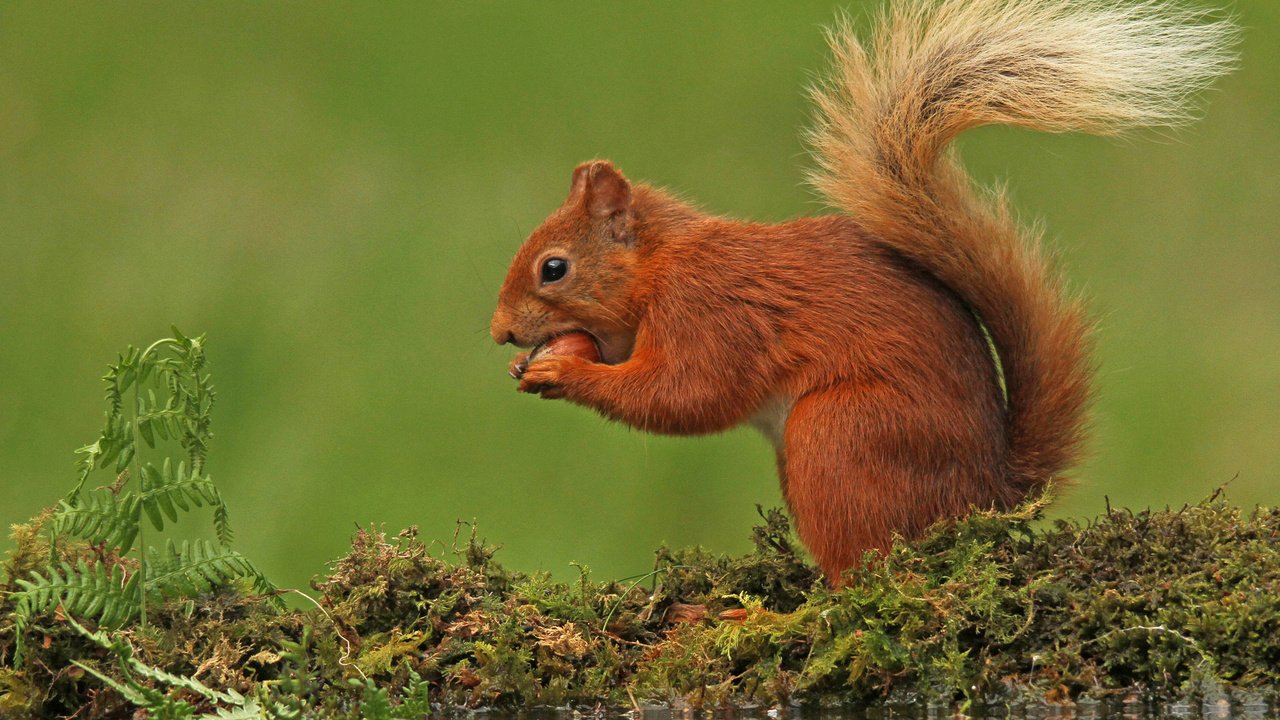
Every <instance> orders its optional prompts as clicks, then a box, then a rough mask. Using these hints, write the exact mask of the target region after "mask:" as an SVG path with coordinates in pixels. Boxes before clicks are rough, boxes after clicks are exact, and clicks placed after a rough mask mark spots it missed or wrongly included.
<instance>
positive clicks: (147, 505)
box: [139, 458, 232, 547]
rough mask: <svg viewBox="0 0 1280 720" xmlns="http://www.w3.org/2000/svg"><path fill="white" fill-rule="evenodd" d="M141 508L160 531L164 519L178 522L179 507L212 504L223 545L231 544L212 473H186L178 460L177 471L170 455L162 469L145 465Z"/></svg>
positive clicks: (214, 519) (182, 508)
mask: <svg viewBox="0 0 1280 720" xmlns="http://www.w3.org/2000/svg"><path fill="white" fill-rule="evenodd" d="M139 497H140V500H141V503H142V509H143V510H145V511H146V513H147V517H148V518H149V519H150V520H151V524H152V525H154V526H155V528H156V529H157V530H163V529H164V522H165V518H166V517H167V518H168V519H169V522H176V521H177V519H178V510H182V511H183V512H187V511H189V510H190V509H191V506H192V505H194V506H196V507H204V506H206V505H210V506H212V507H213V523H214V529H215V530H216V532H217V534H218V542H219V544H221V545H222V546H223V547H226V546H228V545H230V544H231V537H232V533H231V523H230V520H229V517H228V513H227V505H226V503H225V502H224V501H223V499H222V493H220V492H218V487H217V486H216V485H214V484H213V479H212V478H210V477H209V476H207V475H206V476H201V475H200V474H199V472H197V471H194V470H193V471H192V472H191V473H190V474H188V473H187V465H186V463H185V462H179V463H178V467H177V470H176V471H175V470H174V468H173V466H172V464H171V463H170V462H169V459H168V458H165V460H164V462H163V463H162V464H161V466H160V467H159V468H156V467H155V466H154V465H152V464H150V463H148V464H146V465H144V466H143V467H142V492H141V494H140V495H139Z"/></svg>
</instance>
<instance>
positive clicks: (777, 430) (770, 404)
mask: <svg viewBox="0 0 1280 720" xmlns="http://www.w3.org/2000/svg"><path fill="white" fill-rule="evenodd" d="M795 404H796V399H795V398H793V397H789V396H784V395H771V396H769V397H768V398H765V401H764V402H763V403H761V404H760V408H759V409H757V410H756V414H755V415H752V416H751V417H750V418H749V419H748V420H747V424H749V425H751V426H753V427H755V428H756V429H757V430H759V431H760V432H761V433H762V434H763V435H764V436H765V438H766V439H767V440H768V441H769V442H771V443H773V449H774V450H776V451H781V450H782V435H783V433H784V432H785V431H786V429H787V418H788V417H789V416H790V415H791V408H792V407H793V406H794V405H795Z"/></svg>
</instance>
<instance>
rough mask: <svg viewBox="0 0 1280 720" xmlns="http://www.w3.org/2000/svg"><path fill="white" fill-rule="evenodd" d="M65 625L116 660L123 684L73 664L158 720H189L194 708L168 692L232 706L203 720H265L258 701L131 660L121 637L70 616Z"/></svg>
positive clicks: (94, 670)
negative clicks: (154, 713) (182, 692)
mask: <svg viewBox="0 0 1280 720" xmlns="http://www.w3.org/2000/svg"><path fill="white" fill-rule="evenodd" d="M67 622H68V623H69V624H70V625H71V626H72V627H73V628H75V630H76V632H79V633H80V635H81V636H83V637H84V638H86V639H88V640H90V641H91V642H93V643H94V644H95V645H97V646H98V647H100V648H102V649H103V650H106V651H107V652H109V653H111V654H112V655H113V656H114V657H115V658H116V662H117V663H118V664H119V667H120V674H121V675H122V676H123V678H124V681H123V682H121V681H119V680H116V679H115V678H112V677H110V676H109V675H106V674H105V673H103V672H101V671H100V670H98V669H97V668H94V667H93V666H91V665H87V664H85V663H81V662H78V661H74V660H73V661H72V662H74V663H75V664H76V665H77V666H79V667H80V668H82V669H84V670H85V671H86V672H88V673H89V674H91V675H93V676H94V677H95V678H97V679H98V680H99V681H100V682H102V683H103V684H105V685H107V686H108V687H110V688H111V689H113V690H115V691H116V692H118V693H120V695H121V696H123V697H124V698H125V699H126V700H128V701H129V702H131V703H133V704H134V705H136V706H137V707H140V708H144V709H147V710H153V711H157V712H158V713H159V715H158V717H192V716H193V714H194V709H193V708H192V706H191V705H189V704H188V703H186V702H185V701H183V700H180V699H174V698H170V697H169V693H170V692H172V690H174V689H177V690H187V691H190V692H192V693H195V694H196V695H198V696H200V697H202V698H204V699H205V700H207V701H209V702H212V703H217V704H220V705H231V706H232V709H228V710H219V711H217V712H216V713H211V714H207V715H202V716H201V717H203V718H221V719H223V720H236V719H240V720H248V719H250V718H263V717H264V715H263V713H262V711H261V709H260V708H259V706H258V704H257V702H255V701H253V700H247V699H246V698H245V697H244V696H243V695H241V694H240V693H238V692H236V691H234V690H227V691H226V692H222V691H219V690H214V689H213V688H211V687H209V686H208V685H205V684H204V683H202V682H200V681H199V680H197V679H196V678H193V677H189V676H187V675H175V674H173V673H170V672H166V671H164V670H161V669H160V668H157V667H153V666H151V665H148V664H147V663H144V662H142V661H141V660H138V659H137V658H135V657H134V655H133V647H132V646H130V645H129V643H128V642H127V641H126V640H125V639H124V638H121V637H116V638H113V637H111V636H110V635H109V634H108V633H106V632H105V631H103V630H89V629H88V628H86V627H85V626H83V625H81V624H80V623H79V622H77V621H76V619H75V618H74V617H71V616H70V615H68V616H67ZM139 678H141V679H143V680H148V681H150V682H151V683H154V684H155V685H157V686H159V687H165V688H168V690H167V691H164V690H160V689H159V688H158V687H149V686H147V685H143V684H142V683H141V682H139Z"/></svg>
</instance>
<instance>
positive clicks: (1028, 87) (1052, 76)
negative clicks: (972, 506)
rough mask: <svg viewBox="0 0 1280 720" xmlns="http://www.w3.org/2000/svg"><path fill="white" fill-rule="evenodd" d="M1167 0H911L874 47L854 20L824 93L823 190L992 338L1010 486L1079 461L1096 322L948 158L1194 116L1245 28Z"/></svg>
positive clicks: (883, 25)
mask: <svg viewBox="0 0 1280 720" xmlns="http://www.w3.org/2000/svg"><path fill="white" fill-rule="evenodd" d="M1202 15H1203V13H1201V12H1197V11H1194V10H1186V9H1177V8H1175V7H1172V6H1169V5H1162V4H1157V3H1148V2H1142V3H1123V2H1111V1H1108V0H963V1H958V0H951V1H948V2H936V1H932V0H905V1H903V2H898V3H894V4H893V5H892V6H890V8H888V9H887V10H886V11H885V15H884V17H882V18H881V19H880V22H879V23H878V25H877V28H876V31H875V34H874V36H873V38H872V41H871V43H870V44H869V46H864V45H863V43H862V42H860V41H859V39H858V38H857V36H856V35H855V33H854V32H853V31H852V29H851V28H850V24H849V22H848V21H847V20H845V21H843V22H841V23H840V24H839V25H838V26H837V28H836V29H835V30H834V31H833V32H831V33H830V35H829V40H830V44H831V47H832V50H833V51H834V53H835V57H836V61H835V68H834V71H833V72H832V73H831V75H830V79H829V80H828V81H827V82H826V83H824V84H822V85H819V86H818V87H817V88H815V90H814V91H813V97H814V99H815V101H816V104H817V107H818V120H817V126H816V128H815V129H814V131H813V132H812V134H811V138H810V139H811V142H812V146H813V148H814V155H815V156H816V158H817V162H818V169H817V170H816V171H814V172H813V173H812V175H811V180H812V182H813V183H814V185H815V186H816V187H817V188H818V189H819V190H820V192H821V193H822V194H823V195H825V196H826V198H827V199H828V201H829V202H830V203H831V204H832V205H834V206H835V207H838V208H840V209H841V210H843V211H845V212H847V213H849V214H850V215H852V216H853V217H855V218H857V219H858V221H859V222H860V223H861V224H862V226H863V227H864V228H865V229H866V230H867V232H869V233H870V234H871V235H872V236H874V237H875V238H877V239H878V240H879V241H880V242H882V243H884V244H886V245H889V246H890V247H892V248H894V249H895V250H897V251H899V252H901V253H902V254H903V255H905V256H906V257H909V258H911V259H912V260H914V261H916V262H917V263H919V264H920V265H921V266H922V267H924V268H925V269H926V270H928V271H929V272H930V273H932V274H933V275H934V276H936V277H937V278H938V279H939V280H941V281H942V282H943V283H944V284H945V285H947V286H948V287H950V288H951V289H952V290H954V291H955V292H956V293H957V294H958V295H959V296H960V297H961V298H962V299H963V300H964V301H965V302H966V303H967V304H968V305H969V306H970V308H971V309H972V310H973V311H974V312H975V313H976V314H977V316H978V317H979V318H980V320H981V322H982V323H983V326H984V327H985V329H986V330H987V332H988V333H989V334H990V337H991V340H992V343H993V344H994V346H995V350H996V354H997V356H998V359H999V363H1000V368H1001V371H1002V375H1003V380H1004V386H1005V395H1006V403H1007V417H1006V425H1007V430H1006V432H1007V447H1008V450H1007V453H1008V454H1007V458H1006V466H1007V472H1008V477H1009V479H1010V481H1012V482H1014V483H1016V484H1017V485H1018V486H1020V487H1021V488H1022V489H1023V491H1024V492H1028V491H1031V490H1033V489H1035V488H1037V487H1039V486H1041V485H1043V484H1044V483H1045V482H1047V481H1048V480H1050V479H1051V478H1053V477H1054V476H1055V475H1056V474H1057V473H1059V472H1061V471H1062V470H1063V469H1064V468H1066V467H1068V466H1070V465H1072V464H1073V462H1074V460H1075V459H1076V458H1077V456H1078V454H1079V451H1080V449H1081V442H1082V439H1083V435H1084V425H1085V414H1086V409H1087V406H1088V403H1089V398H1090V377H1091V375H1092V367H1091V364H1090V359H1089V356H1090V352H1089V351H1090V340H1089V337H1090V323H1089V321H1088V319H1087V318H1086V314H1085V311H1084V309H1083V307H1082V305H1081V302H1080V301H1079V299H1078V298H1076V297H1074V296H1072V295H1069V294H1067V293H1065V292H1064V289H1063V287H1062V283H1061V281H1060V280H1059V279H1058V277H1056V276H1055V275H1054V274H1053V272H1052V271H1051V269H1050V267H1049V265H1048V263H1047V262H1046V260H1045V258H1044V256H1043V254H1042V252H1041V251H1040V250H1039V248H1038V242H1037V238H1036V237H1035V234H1034V233H1032V232H1030V231H1027V230H1025V229H1023V228H1020V227H1019V226H1018V224H1017V223H1016V221H1015V220H1014V219H1013V218H1012V217H1011V214H1010V212H1009V209H1008V207H1007V205H1006V203H1005V201H1004V198H1003V197H1001V196H1000V194H999V193H994V192H993V193H987V194H985V196H984V195H980V194H979V193H977V192H975V190H974V188H973V187H972V185H971V182H970V180H969V178H968V176H967V174H966V173H965V172H964V170H963V169H962V168H961V167H960V166H959V164H958V163H957V162H956V160H955V158H954V157H952V156H951V155H949V154H947V153H946V148H947V145H948V144H949V143H950V141H951V140H952V139H953V138H954V137H955V136H956V135H958V134H960V133H961V132H963V131H964V130H967V129H969V128H973V127H977V126H980V125H987V124H1009V125H1019V126H1023V127H1028V128H1032V129H1036V130H1044V131H1050V132H1065V131H1085V132H1091V133H1097V134H1111V133H1116V132H1120V131H1123V130H1125V129H1128V128H1132V127H1138V126H1143V125H1173V124H1178V123H1181V122H1184V121H1186V120H1188V119H1189V114H1188V109H1189V108H1188V101H1189V99H1190V98H1191V97H1192V96H1193V95H1194V93H1195V92H1196V91H1198V90H1200V89H1202V88H1204V87H1205V86H1207V85H1208V84H1209V82H1210V81H1212V80H1213V79H1214V78H1215V77H1217V76H1218V75H1220V74H1222V73H1223V72H1225V71H1226V70H1227V69H1229V66H1230V65H1231V63H1232V60H1233V56H1232V54H1231V53H1230V52H1229V48H1230V46H1231V44H1232V42H1233V39H1234V35H1235V29H1234V26H1233V25H1232V24H1231V23H1229V22H1226V21H1218V22H1208V23H1205V22H1200V21H1201V20H1202V19H1203V18H1202Z"/></svg>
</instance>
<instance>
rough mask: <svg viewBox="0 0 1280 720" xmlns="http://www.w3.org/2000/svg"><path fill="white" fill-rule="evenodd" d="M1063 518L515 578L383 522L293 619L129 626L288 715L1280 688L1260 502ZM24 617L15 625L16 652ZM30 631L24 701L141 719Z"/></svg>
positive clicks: (146, 653)
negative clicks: (876, 546)
mask: <svg viewBox="0 0 1280 720" xmlns="http://www.w3.org/2000/svg"><path fill="white" fill-rule="evenodd" d="M1039 510H1040V504H1038V503H1033V504H1031V505H1028V506H1026V507H1025V508H1023V509H1021V510H1019V511H1017V512H1014V513H1005V514H996V513H978V514H975V515H973V516H971V517H969V518H967V519H965V520H962V521H960V522H958V523H955V524H951V525H944V526H940V527H938V528H936V529H935V530H934V531H933V532H932V533H931V534H930V535H929V536H928V537H927V538H925V539H924V540H922V541H920V542H918V543H915V544H910V545H908V544H900V545H898V546H896V547H895V548H894V549H893V550H892V552H891V553H890V554H889V555H888V556H887V557H884V558H875V559H873V560H872V561H871V562H868V563H867V564H866V565H865V567H864V568H863V569H861V570H858V571H856V572H854V573H852V574H851V575H849V576H848V577H847V582H846V584H845V585H844V586H843V587H842V588H841V589H839V590H830V589H828V587H827V586H826V584H825V583H824V582H822V580H821V578H820V577H819V575H818V574H817V572H816V571H815V570H814V569H813V568H812V567H811V566H810V565H809V564H808V563H806V562H805V561H804V559H803V558H802V557H801V555H800V553H799V552H798V551H797V546H796V544H795V541H794V539H793V538H792V536H791V533H790V529H789V528H788V527H787V522H786V518H785V516H784V515H783V514H782V513H781V512H779V511H771V512H768V513H762V515H763V518H764V522H763V524H762V525H761V526H760V527H758V528H756V530H755V537H754V539H755V549H754V551H753V552H751V553H749V554H746V555H743V556H737V557H726V556H720V555H715V554H712V553H708V552H706V551H703V550H699V549H682V550H673V549H670V548H663V549H660V550H659V551H658V552H657V554H656V558H655V567H654V571H653V572H652V573H649V574H647V575H645V576H643V577H640V578H632V579H629V580H627V581H609V582H597V581H595V580H592V579H591V578H590V576H589V575H588V574H587V573H586V572H585V571H584V572H583V573H582V574H581V576H580V577H579V578H577V579H576V580H575V581H573V582H568V583H565V582H558V581H555V580H553V579H551V578H549V577H548V576H546V575H541V574H539V575H526V574H522V573H518V572H513V571H510V570H508V569H505V568H503V567H502V566H501V565H500V564H499V563H498V562H497V560H496V559H495V557H494V550H493V548H492V547H491V546H489V545H486V544H485V543H484V542H483V541H481V540H480V539H479V538H478V536H477V535H476V533H475V531H474V529H470V530H469V531H468V532H465V533H460V534H461V535H462V537H461V538H459V537H455V539H454V543H453V547H452V549H451V551H450V552H446V553H445V556H443V557H441V556H437V555H433V554H432V553H431V552H430V551H429V547H431V546H430V545H428V544H427V543H424V542H422V541H421V540H420V539H419V538H418V533H417V531H416V530H415V529H413V528H410V529H408V530H406V531H404V532H401V533H399V534H398V535H396V536H394V537H388V536H387V535H386V534H385V533H383V532H381V531H378V530H376V529H369V530H361V531H359V532H357V534H356V536H355V538H354V540H353V543H352V549H351V552H350V553H349V554H348V555H346V556H345V557H343V558H341V559H340V560H338V561H337V562H336V563H334V565H333V566H332V568H331V570H330V572H329V573H328V574H327V575H325V576H324V577H322V578H319V579H317V581H315V582H314V583H313V588H314V590H315V591H316V593H318V598H317V602H318V607H317V608H313V609H310V610H299V611H283V610H279V609H278V608H277V607H275V606H273V605H271V604H269V603H267V602H264V599H263V598H262V597H260V596H253V595H251V594H247V593H246V592H245V591H244V590H243V589H236V588H231V587H224V588H221V589H220V590H218V591H217V592H212V593H207V594H205V595H201V596H199V597H197V598H195V599H193V600H187V601H182V602H170V603H169V604H168V605H166V606H164V607H163V608H160V609H159V610H157V611H155V612H153V613H152V614H151V617H150V622H149V624H148V625H147V626H146V627H145V628H141V627H137V626H133V627H128V628H125V629H123V630H121V631H120V632H119V637H122V638H123V639H125V640H126V641H127V642H128V643H129V645H130V646H131V647H132V648H133V650H132V653H133V656H134V657H135V658H137V659H138V660H140V661H142V662H143V663H146V664H148V665H151V666H153V667H156V668H160V669H163V670H165V671H166V672H168V673H171V674H173V675H179V676H187V677H191V678H195V679H197V680H199V681H200V682H201V683H203V684H204V685H206V686H208V687H210V688H216V689H219V690H224V691H225V690H234V691H235V692H237V693H240V694H243V695H245V696H247V697H249V698H252V699H254V700H255V701H256V702H258V703H260V707H261V708H263V710H262V712H263V713H265V714H267V715H270V716H278V717H296V716H301V715H306V716H309V717H329V718H343V717H359V716H362V715H363V716H368V717H383V716H386V717H390V716H391V714H398V713H408V712H410V711H413V712H420V711H421V709H422V708H425V707H428V706H433V707H435V708H436V709H440V708H442V707H445V708H447V707H457V708H505V709H520V708H530V707H539V706H574V707H578V708H581V709H588V710H590V709H599V708H606V707H628V706H632V705H634V704H655V703H659V704H672V705H675V706H682V707H683V706H694V707H710V708H713V707H719V706H740V705H745V704H753V705H779V704H788V703H801V704H804V705H822V706H825V705H834V704H841V705H868V704H899V703H908V704H915V705H918V704H920V703H929V704H933V705H940V706H944V707H953V706H957V705H958V706H962V707H976V706H986V705H992V704H995V705H1002V706H1006V707H1007V706H1017V705H1019V704H1023V703H1027V702H1033V703H1045V702H1049V703H1061V702H1071V701H1120V700H1122V699H1126V698H1127V699H1134V698H1139V699H1142V700H1144V701H1158V702H1173V701H1177V700H1186V699H1189V698H1190V699H1194V698H1203V697H1218V696H1219V695H1221V694H1222V693H1228V694H1231V693H1246V692H1247V693H1252V694H1250V695H1248V696H1247V697H1249V698H1253V699H1255V700H1256V699H1259V698H1261V699H1264V700H1273V699H1274V689H1275V688H1276V687H1277V686H1278V684H1280V644H1277V643H1276V642H1275V640H1274V638H1276V637H1280V512H1277V511H1275V510H1267V509H1257V510H1254V511H1252V512H1249V513H1245V512H1243V511H1241V510H1239V509H1236V508H1233V507H1231V506H1230V505H1229V504H1227V503H1226V502H1225V501H1224V500H1223V499H1222V498H1220V497H1217V496H1215V497H1213V498H1210V499H1208V500H1206V501H1205V502H1203V503H1200V504H1198V505H1195V506H1192V507H1187V508H1183V509H1181V510H1159V511H1144V512H1136V513H1135V512H1130V511H1125V510H1117V509H1111V508H1108V509H1107V511H1106V512H1105V513H1104V514H1103V515H1101V516H1100V517H1098V518H1097V519H1095V520H1093V521H1090V522H1084V523H1077V522H1068V521H1059V522H1058V523H1056V524H1054V525H1052V526H1050V527H1046V528H1043V529H1037V528H1036V526H1035V523H1034V521H1035V520H1036V518H1037V516H1038V514H1039ZM38 525H39V520H38V519H37V521H35V522H34V523H33V524H28V525H24V526H16V527H15V528H14V532H13V537H14V540H15V541H16V548H15V549H14V550H13V551H12V552H11V553H10V555H9V557H8V559H7V560H6V562H5V565H4V569H5V578H4V580H3V584H2V585H0V591H3V592H4V595H3V596H2V597H0V613H3V615H0V617H8V615H9V613H10V612H11V611H12V609H13V608H12V604H11V602H10V601H9V600H8V592H9V591H12V590H13V589H14V584H13V579H14V578H15V577H22V576H23V575H24V574H25V573H27V572H30V570H31V569H34V568H37V567H39V566H40V563H41V561H42V558H44V557H47V555H48V546H47V542H48V540H47V538H46V537H45V536H42V535H41V534H39V533H38V532H37V529H38ZM467 530H468V528H465V527H460V531H467ZM67 551H68V552H69V553H72V554H73V555H74V553H76V552H82V553H92V552H93V551H94V549H93V548H92V547H90V546H87V545H86V546H75V547H68V548H67ZM15 632H16V631H15V628H14V625H13V623H12V622H11V621H8V620H4V621H0V660H2V661H3V662H4V663H5V664H6V665H10V664H11V660H12V648H13V645H14V640H15V638H14V633H15ZM26 640H27V646H28V648H29V649H30V652H29V655H28V657H27V658H26V659H25V661H24V662H23V664H22V665H21V666H20V667H16V668H14V667H5V669H3V670H0V714H4V715H5V717H15V718H20V717H54V716H57V715H70V714H73V713H76V712H80V713H81V716H86V715H88V716H92V717H130V716H131V715H132V713H133V705H132V703H131V702H129V700H128V699H127V698H126V697H124V696H123V695H122V694H121V692H119V691H118V690H112V689H109V688H106V687H104V686H103V684H102V682H100V681H99V680H98V679H96V678H95V677H93V675H92V674H91V673H86V672H83V671H80V670H79V668H77V667H76V666H74V665H72V664H71V661H72V660H77V661H79V662H81V663H84V664H85V665H87V666H88V667H90V668H92V669H94V670H96V671H98V672H102V673H105V674H107V675H109V676H112V677H116V678H117V679H119V680H120V681H122V682H124V681H126V680H127V678H125V677H123V675H121V673H120V671H119V670H118V668H117V667H116V664H113V658H112V657H111V656H110V653H109V652H108V651H106V650H104V649H103V648H102V647H100V646H99V645H95V644H94V643H91V642H88V641H86V639H85V638H84V637H83V636H82V635H81V634H80V633H78V632H77V631H75V630H74V628H72V627H71V626H70V624H69V623H68V622H66V620H65V619H64V618H62V617H60V616H59V615H57V614H55V615H53V616H49V617H43V618H40V619H39V622H37V623H34V624H33V625H32V626H31V627H30V628H29V629H28V636H27V638H26ZM134 682H137V683H140V682H143V681H139V680H136V679H135V680H134ZM145 682H146V683H148V684H149V685H155V683H154V682H153V681H149V680H148V681H145ZM126 684H127V683H126ZM158 689H160V690H162V691H165V692H169V693H170V696H171V697H174V698H178V697H181V699H182V700H183V701H184V702H186V703H189V704H190V705H191V707H193V708H194V709H195V710H197V711H212V710H214V709H216V707H215V705H216V703H215V702H213V701H210V700H208V699H203V700H202V699H201V698H200V697H199V696H198V695H192V694H191V693H190V692H189V691H184V690H170V689H169V688H166V687H158ZM202 703H203V704H202ZM415 709H416V710H415Z"/></svg>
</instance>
